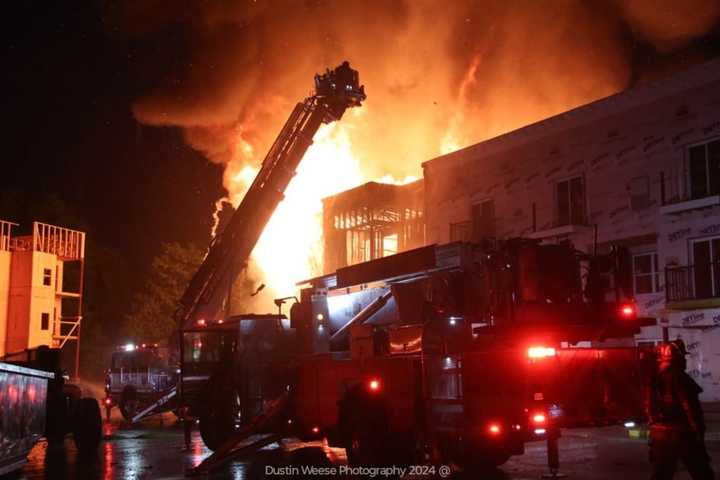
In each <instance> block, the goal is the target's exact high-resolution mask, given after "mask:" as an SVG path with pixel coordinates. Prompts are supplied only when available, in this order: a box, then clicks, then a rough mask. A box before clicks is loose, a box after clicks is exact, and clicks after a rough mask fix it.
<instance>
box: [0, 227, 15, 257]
mask: <svg viewBox="0 0 720 480" xmlns="http://www.w3.org/2000/svg"><path fill="white" fill-rule="evenodd" d="M16 226H17V223H12V222H7V221H5V220H0V250H4V251H8V250H10V243H11V241H12V227H16Z"/></svg>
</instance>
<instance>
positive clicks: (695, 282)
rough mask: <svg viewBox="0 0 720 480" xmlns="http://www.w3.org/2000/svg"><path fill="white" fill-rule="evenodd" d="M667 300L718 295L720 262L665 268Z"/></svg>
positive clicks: (705, 297)
mask: <svg viewBox="0 0 720 480" xmlns="http://www.w3.org/2000/svg"><path fill="white" fill-rule="evenodd" d="M665 295H666V299H667V301H668V302H680V301H684V300H704V299H710V298H718V297H720V262H712V263H703V264H697V265H684V266H678V267H667V268H665Z"/></svg>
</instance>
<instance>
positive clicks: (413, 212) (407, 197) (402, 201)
mask: <svg viewBox="0 0 720 480" xmlns="http://www.w3.org/2000/svg"><path fill="white" fill-rule="evenodd" d="M424 202H425V194H424V184H423V181H422V180H418V181H415V182H412V183H408V184H405V185H392V184H386V183H377V182H369V183H366V184H364V185H361V186H359V187H356V188H353V189H351V190H347V191H345V192H342V193H339V194H337V195H335V196H332V197H328V198H325V199H324V200H323V234H324V238H325V240H324V241H325V245H324V247H325V248H324V259H323V260H324V262H323V265H324V271H325V272H334V271H335V270H337V269H338V268H342V267H345V266H347V265H354V264H356V263H361V262H366V261H368V260H373V259H376V258H380V257H386V256H388V255H393V254H395V253H398V252H403V251H405V250H409V249H412V248H416V247H419V246H422V245H424V244H425V221H424V220H423V212H424Z"/></svg>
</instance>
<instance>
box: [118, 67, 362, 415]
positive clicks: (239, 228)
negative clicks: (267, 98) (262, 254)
mask: <svg viewBox="0 0 720 480" xmlns="http://www.w3.org/2000/svg"><path fill="white" fill-rule="evenodd" d="M365 98H366V95H365V88H364V86H362V85H360V83H359V75H358V72H357V71H356V70H353V69H352V68H350V64H349V63H348V62H343V63H342V64H341V65H340V66H338V67H336V68H335V69H333V70H329V69H328V70H326V72H325V73H324V74H318V75H315V91H314V93H313V94H312V95H310V96H308V97H307V98H305V100H303V101H302V102H299V103H297V104H296V105H295V108H294V109H293V111H292V113H291V114H290V116H289V118H288V119H287V121H286V122H285V125H284V126H283V128H282V130H281V131H280V134H279V135H278V136H277V138H276V139H275V142H274V143H273V144H272V146H271V147H270V150H269V151H268V153H267V155H266V156H265V159H264V160H263V162H262V165H261V167H260V171H259V172H258V174H257V176H256V177H255V180H254V181H253V183H252V185H251V186H250V188H249V189H248V191H247V192H246V194H245V196H244V197H243V199H242V201H241V202H240V205H239V206H238V207H237V209H236V210H235V211H234V213H233V214H232V216H231V218H230V220H229V221H228V223H227V224H226V226H225V227H224V228H223V229H222V230H221V231H220V233H218V234H217V235H216V236H215V237H214V238H213V240H212V242H211V243H210V246H209V248H208V251H207V254H206V256H205V258H204V260H203V262H202V264H201V265H200V267H199V269H198V270H197V271H196V272H195V274H194V275H193V277H192V279H191V280H190V282H189V284H188V286H187V288H186V289H185V292H184V293H183V295H182V297H181V298H180V301H179V306H178V309H177V310H176V312H175V321H176V325H177V328H178V330H179V331H180V332H182V331H183V330H186V329H188V328H193V327H196V326H198V325H200V326H204V325H209V324H211V323H213V322H217V321H218V320H220V321H221V322H222V318H221V317H222V316H223V315H225V313H226V308H225V305H226V302H227V301H228V292H229V291H230V288H231V286H232V284H233V282H234V281H235V279H236V278H237V277H238V276H239V275H240V274H241V273H242V271H243V270H244V269H245V268H246V266H247V261H248V259H249V258H250V254H251V253H252V250H253V249H254V248H255V245H256V244H257V242H258V240H259V238H260V235H261V234H262V232H263V230H264V229H265V226H266V225H267V223H268V221H269V220H270V217H271V216H272V214H273V212H274V211H275V210H276V208H277V206H278V204H279V203H280V202H281V201H282V200H283V198H284V192H285V189H286V188H287V186H288V184H289V183H290V181H291V180H292V178H293V176H294V175H295V171H296V169H297V167H298V165H299V164H300V161H301V160H302V158H303V156H304V155H305V152H306V151H307V149H308V148H309V147H310V145H311V144H312V142H313V137H314V135H315V133H316V132H317V131H318V129H319V128H320V126H321V125H322V124H329V123H332V122H335V121H338V120H340V119H341V118H342V116H343V114H344V113H345V111H346V110H347V109H348V108H352V107H359V106H360V105H361V103H362V102H363V101H364V100H365ZM180 344H181V345H180V349H181V352H180V353H181V372H180V380H179V383H178V385H176V386H174V387H173V388H171V389H170V390H168V391H167V392H163V395H161V396H160V397H159V399H158V400H157V401H156V402H154V403H152V404H151V405H149V406H148V407H147V408H145V409H143V411H142V412H140V413H138V414H137V415H136V416H135V417H134V418H133V419H132V421H133V422H135V421H138V420H140V419H141V418H143V417H145V416H147V415H149V414H152V413H155V412H158V411H160V410H161V409H162V408H163V406H164V405H165V406H166V405H168V402H169V401H170V400H172V401H173V403H175V402H176V401H177V402H178V404H179V405H180V409H181V411H182V409H183V405H185V404H186V403H187V399H186V398H184V396H183V384H184V383H183V379H184V377H185V376H187V375H185V374H186V372H185V371H184V368H183V366H184V365H183V362H182V339H181V341H180ZM195 377H197V375H196V376H195ZM195 386H197V385H195Z"/></svg>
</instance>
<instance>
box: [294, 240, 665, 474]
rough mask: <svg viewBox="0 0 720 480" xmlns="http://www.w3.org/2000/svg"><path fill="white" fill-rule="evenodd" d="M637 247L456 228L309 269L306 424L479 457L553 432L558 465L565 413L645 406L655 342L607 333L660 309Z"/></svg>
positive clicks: (374, 461) (497, 460)
mask: <svg viewBox="0 0 720 480" xmlns="http://www.w3.org/2000/svg"><path fill="white" fill-rule="evenodd" d="M623 252H624V250H623V249H620V248H618V249H615V250H614V252H613V253H612V254H608V255H585V254H582V253H580V252H577V251H575V250H574V248H572V246H570V245H566V244H561V245H543V244H541V243H539V242H538V241H536V240H529V239H521V238H518V239H510V240H505V241H500V242H496V243H495V245H487V244H486V245H484V246H483V245H474V244H464V243H453V244H448V245H431V246H427V247H422V248H419V249H416V250H412V251H408V252H404V253H400V254H397V255H393V256H390V257H386V258H381V259H378V260H373V261H370V262H366V263H363V264H358V265H354V266H349V267H345V268H342V269H340V270H338V271H337V272H336V273H334V274H332V275H327V276H324V277H321V278H316V279H312V280H309V281H308V282H306V287H305V288H303V289H302V290H301V294H300V302H299V303H297V304H295V305H293V307H292V310H291V320H292V325H293V326H294V327H295V328H296V329H297V331H298V332H299V333H300V334H299V335H298V337H299V342H300V346H299V352H300V356H299V360H298V371H297V376H296V383H295V385H294V386H293V401H292V404H293V409H292V410H291V411H290V413H289V415H290V416H291V419H292V422H293V425H294V426H295V429H296V433H297V434H299V435H300V436H301V437H303V436H304V437H306V438H312V437H316V438H317V437H325V438H327V439H328V441H329V443H330V445H331V446H337V447H344V448H345V449H346V451H347V455H348V461H349V463H350V464H351V465H390V464H395V465H397V464H403V463H404V464H406V465H418V464H423V463H424V462H425V461H427V459H432V460H433V461H434V462H435V464H436V465H437V464H445V465H448V464H455V465H459V466H462V467H463V468H467V469H474V468H478V467H480V468H483V467H490V466H492V467H494V466H498V465H501V464H503V463H504V462H505V461H507V460H508V459H509V458H510V456H512V455H519V454H522V453H523V452H524V446H525V443H526V442H529V441H538V440H544V441H547V442H548V454H549V457H548V464H549V467H550V469H551V471H552V472H553V473H557V469H558V462H559V458H558V450H557V445H558V444H557V439H558V437H559V434H560V428H561V427H573V426H590V425H600V424H623V423H625V422H628V421H641V420H642V419H643V417H644V414H643V402H642V398H643V394H642V385H644V383H645V379H646V378H647V376H648V375H649V372H650V371H651V368H652V367H653V365H654V362H653V361H652V355H651V353H652V352H644V351H642V350H641V349H638V348H636V347H634V346H626V347H624V348H622V347H616V348H607V347H598V346H597V345H599V344H598V343H597V342H603V341H606V340H608V339H625V340H626V342H625V345H632V343H631V341H632V335H633V334H635V333H638V332H639V329H640V327H642V326H647V325H652V324H654V323H655V321H654V319H651V318H642V317H639V316H638V315H637V310H636V306H635V304H634V303H633V301H632V299H631V297H630V292H631V288H630V286H631V282H632V277H631V276H630V277H628V273H629V270H628V269H627V263H626V262H625V261H624V260H625V258H626V255H625V254H624V253H623ZM581 272H584V274H582V273H581ZM611 277H612V278H613V279H614V284H615V285H616V286H617V288H616V289H615V290H614V291H613V290H610V289H608V288H606V285H607V283H606V281H605V280H607V279H609V278H611ZM628 278H629V281H628ZM604 279H605V280H604ZM581 342H585V343H584V345H586V347H585V348H579V346H581V345H583V343H581ZM592 342H595V345H596V346H595V347H594V348H593V347H590V346H589V345H592ZM601 344H602V343H600V345H601ZM431 473H432V472H431ZM435 473H437V472H435Z"/></svg>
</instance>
